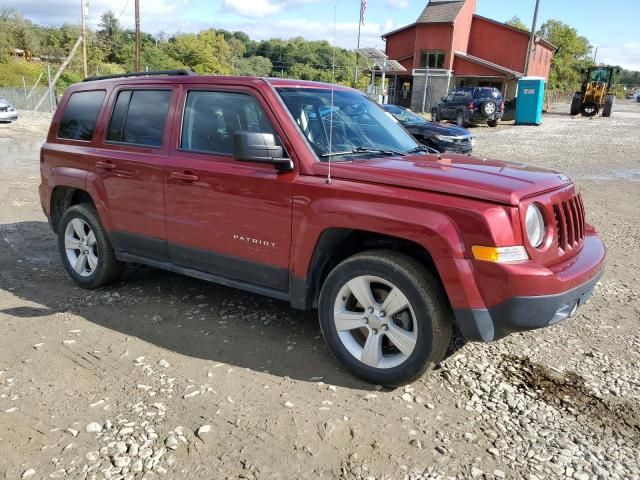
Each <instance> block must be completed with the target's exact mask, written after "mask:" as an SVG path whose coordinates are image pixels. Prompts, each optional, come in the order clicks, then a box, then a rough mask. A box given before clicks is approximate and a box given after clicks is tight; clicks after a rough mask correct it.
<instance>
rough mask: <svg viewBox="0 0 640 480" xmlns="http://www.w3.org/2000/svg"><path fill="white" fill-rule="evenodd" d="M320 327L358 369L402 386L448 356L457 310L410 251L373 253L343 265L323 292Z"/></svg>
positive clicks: (334, 348) (356, 371)
mask: <svg viewBox="0 0 640 480" xmlns="http://www.w3.org/2000/svg"><path fill="white" fill-rule="evenodd" d="M319 314H320V326H321V329H322V333H323V335H324V338H325V340H326V342H327V344H328V346H329V348H330V349H331V351H332V352H333V353H334V355H335V356H336V357H337V358H338V360H340V361H341V362H342V363H343V364H344V365H345V366H346V367H347V368H348V369H349V370H350V371H351V372H352V373H353V374H354V375H356V376H357V377H360V378H362V379H364V380H366V381H368V382H371V383H376V384H380V385H387V386H396V385H400V384H404V383H408V382H411V381H412V380H415V379H416V378H418V377H419V376H420V375H422V374H423V373H424V372H425V371H426V370H427V369H429V368H431V367H433V366H434V365H436V364H437V363H438V362H439V361H440V360H442V358H443V356H444V354H445V352H446V350H447V347H448V346H449V343H450V340H451V332H452V321H451V310H450V308H449V306H448V303H447V301H446V299H445V296H444V293H443V292H442V289H441V288H440V286H439V284H438V282H437V281H436V280H435V279H434V277H433V275H432V274H431V273H430V272H429V271H428V270H427V269H426V268H424V267H423V266H422V265H420V264H419V263H417V262H415V261H414V260H413V259H411V258H410V257H407V256H405V255H402V254H399V253H396V252H390V251H382V250H380V251H370V252H365V253H361V254H358V255H355V256H353V257H350V258H348V259H347V260H345V261H343V262H342V263H340V264H339V265H338V266H337V267H336V268H334V269H333V271H332V272H331V273H330V274H329V276H328V277H327V279H326V281H325V283H324V285H323V287H322V292H321V294H320V302H319Z"/></svg>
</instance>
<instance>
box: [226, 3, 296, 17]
mask: <svg viewBox="0 0 640 480" xmlns="http://www.w3.org/2000/svg"><path fill="white" fill-rule="evenodd" d="M283 7H284V3H282V2H272V1H271V0H223V1H222V8H223V9H224V10H225V11H228V12H232V13H236V14H238V15H242V16H243V17H265V16H267V15H271V14H273V13H277V12H279V11H280V10H282V8H283Z"/></svg>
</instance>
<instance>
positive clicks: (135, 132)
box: [107, 90, 171, 147]
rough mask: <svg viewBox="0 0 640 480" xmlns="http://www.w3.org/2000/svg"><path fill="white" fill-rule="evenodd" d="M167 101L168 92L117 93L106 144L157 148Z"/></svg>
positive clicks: (169, 99)
mask: <svg viewBox="0 0 640 480" xmlns="http://www.w3.org/2000/svg"><path fill="white" fill-rule="evenodd" d="M170 101H171V92H170V91H169V90H125V91H122V92H120V93H119V94H118V99H117V100H116V105H115V107H114V109H113V114H112V115H111V122H110V123H109V131H108V133H107V141H112V142H122V143H129V144H133V145H144V146H149V147H160V146H161V145H162V136H163V134H164V126H165V124H166V122H167V112H168V111H169V102H170Z"/></svg>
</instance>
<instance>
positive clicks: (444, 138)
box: [434, 135, 458, 143]
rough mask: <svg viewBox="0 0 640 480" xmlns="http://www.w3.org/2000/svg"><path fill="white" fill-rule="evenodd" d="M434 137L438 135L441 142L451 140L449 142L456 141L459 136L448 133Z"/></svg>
mask: <svg viewBox="0 0 640 480" xmlns="http://www.w3.org/2000/svg"><path fill="white" fill-rule="evenodd" d="M434 137H436V138H437V139H438V140H440V141H441V142H449V143H453V142H455V141H456V139H457V138H458V137H450V136H448V135H434Z"/></svg>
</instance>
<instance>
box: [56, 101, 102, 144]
mask: <svg viewBox="0 0 640 480" xmlns="http://www.w3.org/2000/svg"><path fill="white" fill-rule="evenodd" d="M105 94H106V92H105V91H104V90H93V91H90V92H76V93H72V94H71V96H70V97H69V101H68V102H67V106H66V108H65V110H64V113H63V115H62V120H61V121H60V126H59V127H58V138H65V139H69V140H84V141H91V139H92V138H93V131H94V130H95V128H96V123H97V122H98V114H99V113H100V109H101V108H102V102H103V101H104V97H105Z"/></svg>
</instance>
